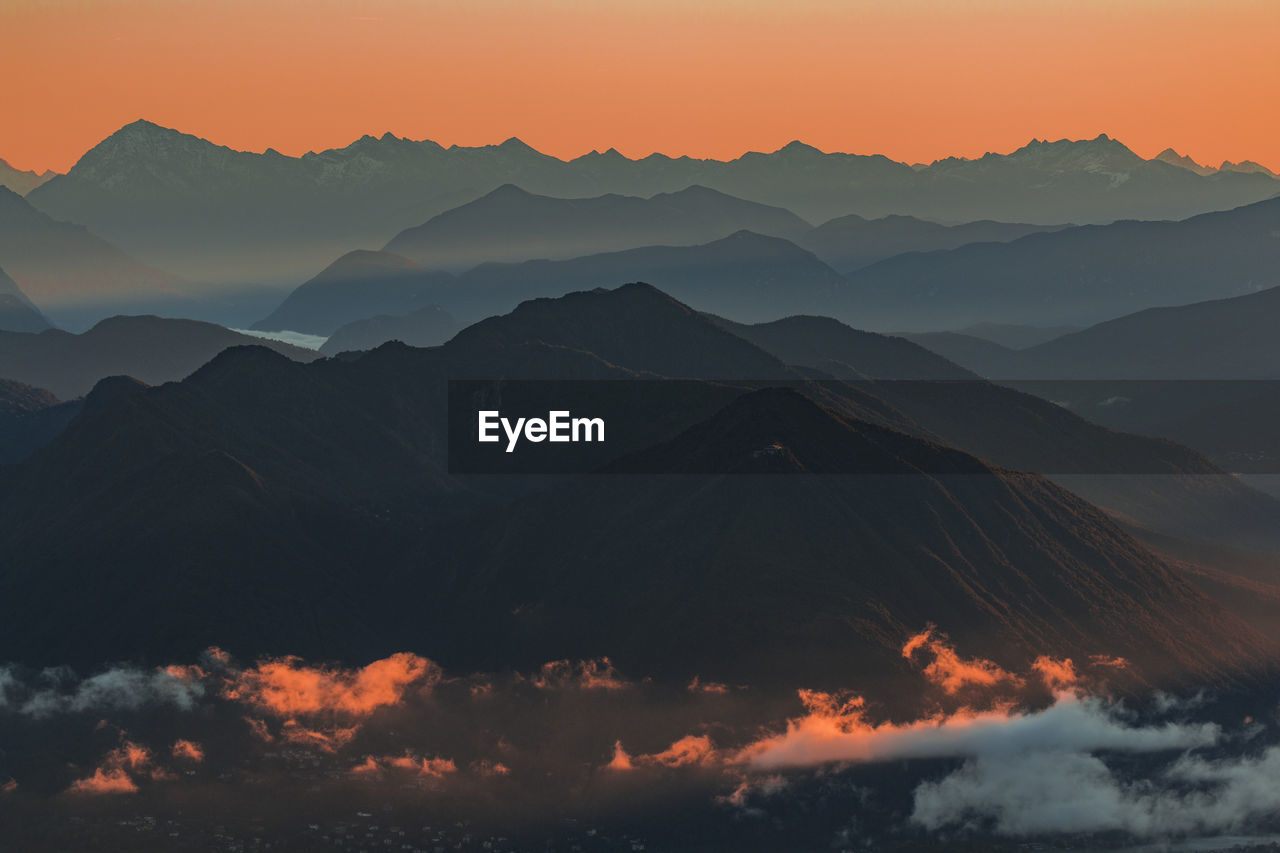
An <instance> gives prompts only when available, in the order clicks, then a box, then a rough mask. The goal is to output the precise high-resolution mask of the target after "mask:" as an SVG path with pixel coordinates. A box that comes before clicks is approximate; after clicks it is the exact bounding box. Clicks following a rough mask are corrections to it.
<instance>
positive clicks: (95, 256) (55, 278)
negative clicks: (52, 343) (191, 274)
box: [0, 187, 193, 325]
mask: <svg viewBox="0 0 1280 853" xmlns="http://www.w3.org/2000/svg"><path fill="white" fill-rule="evenodd" d="M0 267H3V268H4V269H5V270H6V271H7V272H8V273H9V275H11V276H12V277H13V279H14V281H16V282H17V283H18V285H19V286H20V287H21V288H22V290H23V291H24V292H25V293H26V294H27V295H28V296H29V297H30V298H31V299H32V300H33V301H34V302H35V303H36V304H37V305H39V306H40V308H41V309H42V310H44V311H47V312H49V314H50V315H51V316H53V317H54V318H55V319H56V320H58V321H59V322H60V323H62V324H68V325H77V324H79V323H80V322H81V321H83V320H84V319H86V318H88V319H90V320H92V319H96V318H99V317H101V316H102V315H103V314H105V313H120V311H122V310H125V311H134V312H140V311H147V310H162V309H163V308H168V309H170V310H186V309H190V308H191V307H192V305H193V303H192V300H191V299H190V298H189V297H188V296H187V294H186V293H185V292H184V289H183V287H182V282H181V281H179V279H178V278H177V277H175V276H173V275H170V274H168V273H165V272H162V271H160V270H157V269H153V268H152V267H149V266H147V265H145V264H143V263H141V262H139V261H138V260H136V259H134V258H132V257H130V256H129V255H127V254H125V253H124V252H122V251H121V250H120V249H118V248H116V247H115V246H113V245H112V244H110V243H108V242H107V241H106V240H103V239H101V238H100V237H97V236H95V235H94V234H92V233H90V232H89V231H88V230H86V229H85V228H84V227H82V226H80V225H72V224H71V223H69V222H58V221H56V220H54V219H52V218H50V217H49V216H47V215H46V214H44V213H41V212H40V211H39V210H37V209H35V208H34V207H32V206H31V204H29V203H28V202H27V200H26V199H24V198H22V197H21V196H19V195H18V194H16V193H13V192H10V191H9V190H7V189H4V188H3V187H0Z"/></svg>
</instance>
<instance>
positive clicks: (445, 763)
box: [351, 752, 458, 779]
mask: <svg viewBox="0 0 1280 853" xmlns="http://www.w3.org/2000/svg"><path fill="white" fill-rule="evenodd" d="M388 771H401V772H409V773H413V774H415V775H417V776H420V777H422V778H424V779H443V778H445V777H446V776H448V775H450V774H453V773H457V772H458V765H457V764H455V763H454V762H453V760H452V759H449V758H422V757H419V756H416V755H414V754H413V753H411V752H406V753H405V754H404V755H385V756H373V755H368V756H365V759H364V761H363V762H361V763H360V764H357V765H356V766H355V767H353V768H351V772H352V773H353V774H355V775H357V776H380V775H383V774H385V773H386V772H388Z"/></svg>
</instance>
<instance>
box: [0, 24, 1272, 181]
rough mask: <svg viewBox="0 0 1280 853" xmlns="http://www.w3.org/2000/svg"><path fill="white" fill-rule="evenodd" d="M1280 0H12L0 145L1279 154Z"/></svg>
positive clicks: (3, 49)
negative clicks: (1060, 144)
mask: <svg viewBox="0 0 1280 853" xmlns="http://www.w3.org/2000/svg"><path fill="white" fill-rule="evenodd" d="M1278 34H1280V3H1278V2H1275V0H1071V2H1068V1H1067V0H883V1H882V0H790V2H762V0H709V2H708V1H706V0H699V2H692V0H645V2H621V0H594V2H587V0H572V1H571V0H447V2H446V0H95V2H90V0H0V74H2V75H3V79H4V81H5V85H4V86H3V87H2V88H0V116H2V117H3V118H2V121H0V157H2V158H4V159H6V160H8V161H9V162H10V163H11V164H12V165H14V166H16V167H18V168H22V169H38V170H43V169H46V168H48V169H55V170H59V171H64V170H66V169H68V168H69V167H70V166H71V165H72V164H73V163H74V162H75V161H76V159H77V158H78V157H79V156H80V155H81V154H82V153H84V151H85V150H87V149H88V148H89V147H91V146H92V145H93V144H94V143H96V142H97V141H98V140H100V139H102V138H103V137H104V136H106V135H108V134H109V133H111V132H112V131H113V130H115V129H117V128H119V127H120V126H121V125H124V124H126V123H128V122H130V121H132V120H134V119H137V118H147V119H150V120H151V121H154V122H157V123H159V124H162V125H165V126H169V127H176V128H178V129H180V130H183V131H186V132H189V133H194V134H197V135H200V136H203V137H205V138H208V139H211V140H213V141H215V142H218V143H221V144H225V145H230V146H232V147H234V148H242V149H247V150H252V151H261V150H263V149H265V148H267V147H273V148H275V149H277V150H278V151H281V152H283V153H286V154H300V153H303V152H305V151H307V150H309V149H316V150H320V149H323V148H329V147H335V146H342V145H345V144H347V143H349V142H351V141H352V140H353V139H355V138H357V137H359V136H361V135H363V134H365V133H374V134H381V133H383V132H384V131H391V132H393V133H395V134H397V135H400V136H408V137H412V138H415V139H422V138H428V139H434V140H436V141H437V142H440V143H442V144H445V145H449V144H460V145H481V144H487V143H495V142H500V141H502V140H503V139H505V138H507V137H509V136H519V137H520V138H521V139H523V140H525V141H526V142H528V143H529V144H531V145H533V146H534V147H535V148H538V149H539V150H542V151H545V152H547V153H549V154H554V155H556V156H560V157H565V158H568V157H572V156H577V155H579V154H582V153H585V152H587V151H590V150H591V149H593V148H596V149H600V150H604V149H605V148H608V147H610V146H613V147H616V148H618V149H619V150H620V151H622V153H624V154H626V155H628V156H643V155H645V154H648V153H650V152H653V151H662V152H665V153H668V154H691V155H694V156H703V157H708V156H710V157H718V158H726V157H734V156H737V155H739V154H741V153H742V152H744V151H747V150H774V149H776V148H778V147H780V146H782V145H783V144H785V143H786V142H788V141H790V140H791V139H796V138H798V139H802V140H804V141H806V142H808V143H810V144H813V145H816V146H818V147H819V148H822V149H824V150H828V151H849V152H855V153H882V154H887V155H889V156H891V157H893V158H895V159H898V160H905V161H907V162H916V161H925V162H927V161H930V160H933V159H935V158H938V157H943V156H947V155H951V154H958V155H964V156H977V155H981V154H982V153H983V152H986V151H1000V152H1005V151H1010V150H1012V149H1014V148H1017V147H1018V146H1020V145H1022V144H1024V143H1026V142H1027V141H1028V140H1029V139H1031V138H1033V137H1037V138H1050V139H1058V138H1062V137H1072V138H1083V137H1093V136H1096V135H1097V134H1098V133H1100V132H1105V133H1108V134H1110V135H1111V136H1114V137H1116V138H1118V139H1120V140H1121V141H1123V142H1125V143H1126V144H1128V145H1129V146H1130V147H1131V148H1133V149H1134V150H1135V151H1137V152H1138V153H1139V154H1141V155H1143V156H1147V157H1150V156H1153V155H1155V154H1156V153H1157V152H1159V151H1160V150H1161V149H1163V148H1165V147H1166V146H1173V147H1175V148H1177V149H1178V150H1179V151H1180V152H1182V153H1184V154H1190V155H1191V156H1193V157H1194V158H1196V159H1197V160H1199V161H1200V162H1202V163H1209V164H1212V165H1217V164H1218V163H1220V162H1221V161H1222V160H1224V159H1230V160H1241V159H1253V160H1257V161H1259V162H1262V163H1263V164H1265V165H1267V166H1269V167H1271V168H1273V169H1277V170H1280V110H1278V109H1276V105H1277V104H1280V51H1278V50H1277V48H1276V37H1277V35H1278Z"/></svg>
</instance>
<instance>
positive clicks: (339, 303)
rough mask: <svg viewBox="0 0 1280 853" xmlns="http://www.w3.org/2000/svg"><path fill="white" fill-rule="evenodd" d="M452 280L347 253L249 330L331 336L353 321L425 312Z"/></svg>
mask: <svg viewBox="0 0 1280 853" xmlns="http://www.w3.org/2000/svg"><path fill="white" fill-rule="evenodd" d="M452 281H453V277H452V276H450V275H449V274H448V273H441V272H428V271H427V270H425V269H423V268H422V267H420V266H419V265H418V264H415V263H414V262H413V261H411V260H409V259H408V258H404V257H401V256H400V255H396V254H392V253H390V252H370V251H364V250H357V251H354V252H348V253H347V254H345V255H343V256H342V257H341V258H338V260H336V261H334V262H333V263H331V264H329V266H327V267H325V268H324V269H323V270H322V271H321V272H320V273H319V274H318V275H316V276H315V277H314V278H312V279H310V280H308V281H307V282H305V283H303V284H301V285H299V286H298V288H297V289H296V290H294V291H293V292H291V293H290V294H289V295H288V296H287V297H286V298H285V300H284V302H282V303H281V304H280V307H278V308H276V309H275V311H273V312H271V314H270V315H268V316H267V317H265V318H263V319H262V320H259V321H258V322H256V323H254V324H253V328H254V329H256V330H261V331H285V330H287V331H292V332H304V333H306V334H309V335H332V334H333V333H334V332H336V331H337V330H338V329H339V328H341V327H342V326H345V325H347V324H348V323H352V322H355V321H357V320H364V319H367V318H369V317H376V316H378V315H381V314H390V315H401V314H409V313H411V312H414V311H417V310H419V309H422V308H426V307H427V306H428V305H431V304H433V302H434V301H435V299H436V295H435V294H436V292H437V290H438V289H440V288H442V287H447V286H448V285H449V284H450V283H452Z"/></svg>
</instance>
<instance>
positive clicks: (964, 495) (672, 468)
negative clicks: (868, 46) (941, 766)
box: [458, 390, 1257, 695]
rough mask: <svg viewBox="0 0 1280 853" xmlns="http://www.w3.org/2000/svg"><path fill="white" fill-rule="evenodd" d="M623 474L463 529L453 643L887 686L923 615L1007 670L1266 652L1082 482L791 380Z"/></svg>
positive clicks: (505, 654)
mask: <svg viewBox="0 0 1280 853" xmlns="http://www.w3.org/2000/svg"><path fill="white" fill-rule="evenodd" d="M922 469H926V470H931V471H935V472H938V471H942V470H950V471H952V472H954V473H951V474H942V473H935V474H933V475H925V474H921V473H919V472H920V471H921V470H922ZM611 470H612V471H614V472H616V474H617V476H608V475H606V476H596V477H589V478H585V479H583V480H579V481H575V482H572V483H570V484H567V485H564V486H561V487H558V488H555V489H553V490H551V491H549V492H546V493H543V494H539V495H537V496H535V497H531V498H529V499H527V500H524V501H520V502H518V503H517V504H515V505H514V506H512V507H508V508H504V509H503V510H502V513H501V515H500V516H499V515H495V516H494V517H493V518H492V519H490V521H489V522H488V524H487V525H486V524H482V525H480V526H479V527H478V529H476V530H475V531H474V533H470V535H469V536H467V543H466V546H465V548H466V550H465V554H466V556H464V558H463V562H464V563H474V564H475V568H474V569H473V570H471V572H470V573H468V574H467V575H460V583H461V584H462V586H463V588H464V590H465V593H464V598H463V600H464V602H465V604H464V605H463V606H462V608H461V609H462V612H463V613H464V614H465V618H464V619H462V620H461V627H460V628H459V631H460V636H459V639H458V642H459V645H460V646H461V647H463V648H469V649H471V650H473V651H472V654H476V655H479V656H482V657H483V656H489V657H488V660H485V661H483V662H487V663H491V664H492V663H497V662H498V661H510V660H511V659H512V658H513V657H514V658H515V659H516V660H517V661H519V662H521V663H524V662H526V661H537V660H546V659H556V658H559V657H566V656H567V657H569V658H571V659H572V658H576V657H582V656H595V655H604V654H607V655H609V656H610V657H611V659H612V660H614V661H615V662H618V663H619V664H620V665H622V666H624V667H626V668H627V669H628V670H635V671H644V672H653V673H661V674H663V675H666V676H668V677H671V678H673V680H674V679H676V678H680V679H684V680H687V679H688V678H690V677H691V676H692V675H694V674H701V675H702V676H703V677H704V678H705V677H713V678H721V679H727V680H730V681H731V682H732V683H740V682H743V681H747V680H751V681H752V682H753V683H757V684H758V683H761V682H764V683H767V684H786V683H789V682H790V683H805V684H816V685H820V686H834V685H835V684H840V683H849V682H850V681H851V680H852V681H855V682H856V683H858V684H863V685H865V684H875V685H876V686H877V695H884V692H882V690H883V688H884V686H885V684H886V682H888V683H890V684H891V683H892V682H893V681H894V679H895V678H900V677H903V676H905V675H906V673H907V671H908V670H907V667H906V666H904V661H903V659H902V654H901V638H902V637H903V636H905V635H906V634H907V633H910V632H911V629H910V628H909V627H908V626H911V625H921V624H935V625H937V626H939V627H940V628H941V629H942V630H944V631H946V632H948V633H949V634H950V635H951V636H952V637H953V638H955V639H957V640H958V641H960V642H961V643H962V645H963V646H964V647H965V648H969V649H978V650H981V652H982V653H983V654H984V655H989V656H990V657H992V658H994V659H995V660H997V661H999V662H1001V663H1002V664H1004V665H1006V666H1010V667H1013V666H1016V665H1019V664H1023V665H1025V664H1026V663H1027V662H1029V661H1030V660H1031V659H1032V658H1034V657H1035V656H1036V655H1037V654H1039V653H1042V652H1043V650H1044V649H1053V650H1055V653H1057V654H1070V655H1073V656H1075V657H1076V659H1081V660H1083V659H1087V658H1088V656H1089V655H1090V654H1098V653H1106V654H1117V653H1118V654H1123V655H1125V656H1126V657H1128V658H1129V659H1130V660H1132V661H1133V662H1134V663H1135V665H1136V666H1137V667H1138V668H1139V669H1140V670H1141V671H1142V672H1144V673H1145V674H1147V675H1149V676H1152V677H1157V678H1159V677H1161V676H1166V677H1167V676H1168V675H1170V674H1172V673H1173V672H1182V673H1186V672H1196V673H1198V674H1204V675H1205V676H1207V677H1208V678H1209V679H1211V680H1214V679H1217V678H1221V677H1222V675H1223V674H1224V673H1225V672H1227V671H1229V670H1230V668H1231V667H1232V663H1231V662H1230V661H1232V660H1233V659H1234V660H1239V659H1240V657H1241V656H1244V657H1248V656H1249V655H1250V654H1251V653H1253V649H1255V648H1257V646H1256V645H1255V643H1256V641H1255V640H1254V639H1252V638H1251V637H1252V635H1251V634H1250V633H1249V632H1248V631H1246V630H1244V629H1243V628H1242V627H1241V626H1240V625H1238V624H1237V623H1236V622H1235V621H1234V619H1233V618H1231V617H1228V616H1227V615H1226V614H1225V613H1223V612H1221V611H1219V610H1218V609H1217V607H1216V606H1215V605H1212V604H1210V603H1209V602H1208V601H1207V600H1206V599H1204V598H1202V597H1201V596H1200V595H1199V594H1198V593H1196V592H1194V591H1193V590H1192V588H1191V587H1190V586H1189V585H1188V584H1187V583H1186V582H1185V581H1183V580H1182V579H1181V578H1180V577H1178V576H1177V575H1176V574H1175V573H1174V572H1173V571H1171V570H1170V569H1169V568H1168V567H1167V566H1165V565H1164V564H1163V563H1161V562H1160V561H1159V560H1158V559H1156V558H1155V557H1154V556H1152V555H1151V554H1150V553H1149V552H1147V551H1146V550H1145V549H1144V548H1142V547H1141V546H1140V545H1138V544H1137V543H1136V542H1134V541H1133V540H1132V539H1130V538H1129V537H1128V536H1127V535H1125V534H1124V533H1123V532H1122V531H1120V530H1119V529H1118V528H1117V527H1116V526H1115V525H1114V524H1113V523H1112V522H1111V521H1110V520H1108V519H1107V518H1106V516H1105V515H1103V514H1102V513H1101V512H1099V511H1098V510H1097V509H1096V508H1094V507H1092V506H1090V505H1089V504H1087V503H1085V502H1083V501H1081V500H1080V499H1078V498H1076V497H1074V496H1073V495H1071V494H1069V493H1067V492H1066V491H1064V490H1062V489H1059V488H1056V487H1054V486H1053V485H1052V484H1050V483H1048V482H1047V481H1045V480H1043V479H1042V478H1039V477H1033V476H1026V475H1010V474H1005V473H1002V472H999V471H996V470H993V469H991V468H989V467H987V466H985V465H984V464H983V463H981V462H979V461H978V460H976V459H974V458H973V457H971V456H968V455H966V454H963V453H960V452H958V451H955V450H952V449H949V448H944V447H940V446H937V445H933V444H929V443H926V442H922V441H920V440H918V439H913V438H910V437H908V436H905V435H902V434H900V433H896V432H893V431H891V430H886V429H882V428H877V427H874V426H872V425H870V424H866V423H862V422H859V421H857V420H850V419H846V418H842V417H840V416H838V415H836V414H835V413H834V412H831V411H829V410H825V409H822V408H820V407H819V406H817V405H815V404H814V403H813V402H811V401H810V400H808V399H807V398H805V397H804V396H801V395H800V394H798V393H796V392H794V391H789V390H762V391H759V392H755V393H752V394H748V395H746V396H744V397H742V398H740V399H738V400H737V401H735V402H733V403H731V404H730V405H729V406H728V407H727V408H725V409H723V410H722V411H720V412H719V413H717V414H715V415H714V416H712V417H711V418H710V419H709V420H707V421H705V422H702V423H699V424H696V425H694V426H692V427H690V428H689V429H688V430H686V431H684V432H682V433H681V434H679V435H678V436H676V437H674V438H673V439H672V440H670V441H668V442H665V443H663V444H661V445H659V446H657V447H654V448H652V449H650V450H648V451H642V452H640V453H638V454H635V455H633V456H629V457H626V458H624V459H622V460H620V461H619V462H617V463H615V464H614V465H613V466H611ZM817 474H822V475H825V476H816V475H817ZM649 475H652V476H649ZM673 475H677V476H673ZM659 625H660V626H662V628H661V630H655V626H659ZM1193 638H1201V639H1199V640H1196V639H1193ZM1217 638H1226V639H1225V642H1226V643H1227V644H1228V646H1229V649H1223V648H1221V647H1218V646H1216V645H1215V644H1216V643H1217V642H1218V640H1217ZM1104 649H1105V650H1107V651H1106V652H1102V650H1104ZM1224 652H1225V653H1224ZM889 693H890V695H892V690H890V691H889Z"/></svg>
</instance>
